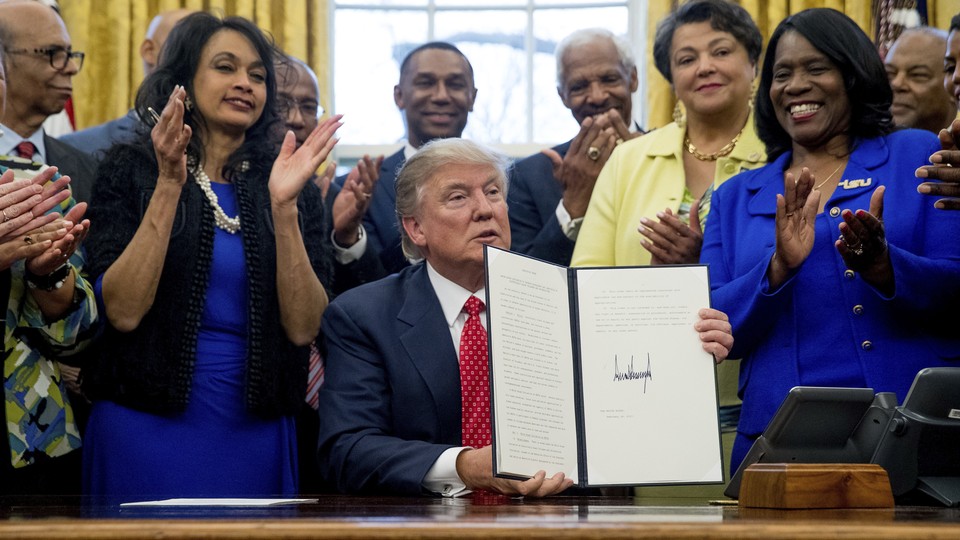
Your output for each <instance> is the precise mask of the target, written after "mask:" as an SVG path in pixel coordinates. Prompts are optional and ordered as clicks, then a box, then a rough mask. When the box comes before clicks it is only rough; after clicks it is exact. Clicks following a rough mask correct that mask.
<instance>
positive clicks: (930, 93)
mask: <svg viewBox="0 0 960 540" xmlns="http://www.w3.org/2000/svg"><path fill="white" fill-rule="evenodd" d="M946 50H947V33H946V32H944V31H943V30H940V29H937V28H931V27H929V26H920V27H917V28H911V29H909V30H904V31H903V33H902V34H900V37H898V38H897V40H896V41H895V42H893V46H891V47H890V50H889V51H888V52H887V57H886V59H884V62H883V63H884V65H885V67H886V69H887V78H888V79H889V80H890V87H891V88H892V89H893V104H892V106H891V107H890V112H892V113H893V121H894V123H895V124H896V125H898V126H902V127H908V128H916V129H925V130H927V131H931V132H933V133H940V130H941V129H943V128H945V127H947V126H949V125H950V123H951V122H953V120H954V119H956V117H957V103H956V101H955V100H954V97H953V96H952V95H950V94H949V93H948V92H947V91H946V89H945V88H944V86H943V66H944V62H943V57H944V55H945V54H946Z"/></svg>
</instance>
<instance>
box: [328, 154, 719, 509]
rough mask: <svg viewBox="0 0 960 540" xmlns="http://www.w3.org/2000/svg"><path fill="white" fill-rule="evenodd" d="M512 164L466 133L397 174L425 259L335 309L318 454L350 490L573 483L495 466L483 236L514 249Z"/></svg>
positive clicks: (410, 248) (711, 326)
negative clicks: (500, 471) (508, 474)
mask: <svg viewBox="0 0 960 540" xmlns="http://www.w3.org/2000/svg"><path fill="white" fill-rule="evenodd" d="M505 166H506V162H505V160H504V159H503V158H502V157H500V156H498V155H496V154H495V153H493V152H491V151H490V150H488V149H486V148H484V147H483V146H481V145H479V144H477V143H474V142H471V141H467V140H464V139H446V140H436V141H433V142H431V143H429V144H427V145H426V146H424V147H423V148H422V149H421V150H420V151H419V152H417V154H416V155H414V156H413V157H411V158H410V159H409V160H407V162H406V164H405V165H404V167H403V169H401V171H400V173H399V176H398V178H397V210H396V213H397V215H398V216H400V223H401V224H402V233H401V234H402V242H403V248H404V251H405V252H406V254H407V255H408V256H409V257H411V258H423V259H424V262H420V263H417V264H415V265H413V266H410V267H408V268H405V269H404V270H403V271H401V272H400V273H398V274H394V275H391V276H388V277H386V278H384V279H382V280H380V281H377V282H374V283H369V284H367V285H363V286H361V287H358V288H356V289H353V290H350V291H348V292H346V293H344V294H343V295H341V296H340V297H338V298H337V299H336V300H334V301H333V302H332V303H331V304H330V306H329V307H328V308H327V310H326V313H325V315H324V318H323V323H322V330H323V334H324V336H325V341H326V345H327V370H326V382H325V383H324V386H323V387H321V389H320V394H319V407H318V412H319V418H320V438H319V450H318V457H319V462H320V473H321V475H322V476H323V477H324V479H325V480H326V481H327V482H329V483H331V484H332V485H334V486H336V488H337V489H338V490H339V491H342V492H347V493H378V494H406V495H416V494H430V493H433V494H441V495H445V496H455V495H458V494H461V493H466V492H469V491H476V490H484V491H491V492H495V493H501V494H507V495H517V494H520V495H529V496H547V495H553V494H556V493H559V492H561V491H563V490H565V489H567V488H568V487H570V486H571V485H572V482H573V481H572V480H571V479H569V478H566V477H565V476H564V475H563V473H559V472H558V473H556V474H553V475H552V476H548V474H547V473H546V472H545V471H539V472H538V473H537V474H536V475H535V476H534V477H532V478H530V479H528V480H526V481H514V480H505V479H501V478H495V477H494V476H493V470H492V467H493V465H492V452H491V447H490V440H491V430H490V418H489V407H490V401H489V380H488V374H487V368H488V365H487V354H486V339H487V338H486V330H485V328H484V325H485V324H486V317H485V316H484V315H483V311H484V306H483V302H482V299H483V298H485V294H484V292H485V291H484V286H485V284H484V263H483V245H484V244H490V245H494V246H497V247H500V248H504V249H508V248H509V247H510V224H509V220H508V218H507V204H506V200H505V193H504V191H505V189H506V185H505V182H506V171H505ZM706 312H709V313H710V315H709V316H708V317H707V318H703V319H701V320H700V321H699V322H698V323H697V326H698V331H699V332H700V335H701V340H703V341H704V348H705V349H706V350H708V351H709V352H711V353H713V354H715V355H716V356H717V358H718V359H722V358H725V357H726V353H727V351H728V350H729V348H730V346H732V344H733V337H732V336H731V335H730V325H729V323H728V322H726V320H725V319H726V317H725V316H723V314H722V313H720V312H717V311H713V310H706Z"/></svg>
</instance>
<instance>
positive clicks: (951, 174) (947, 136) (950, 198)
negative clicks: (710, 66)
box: [916, 119, 960, 210]
mask: <svg viewBox="0 0 960 540" xmlns="http://www.w3.org/2000/svg"><path fill="white" fill-rule="evenodd" d="M939 137H940V146H941V150H940V151H939V152H936V153H935V154H933V155H932V156H930V162H931V163H933V165H927V166H924V167H920V168H919V169H917V172H916V176H917V178H925V179H930V180H940V182H924V183H922V184H920V185H919V186H917V191H918V192H920V193H923V194H924V195H935V196H938V197H946V198H943V199H939V200H937V201H936V202H935V203H933V205H934V206H935V207H936V208H940V209H944V210H960V149H958V148H957V142H958V141H960V119H957V120H954V121H953V123H952V124H950V126H949V127H948V128H946V129H941V130H940V134H939Z"/></svg>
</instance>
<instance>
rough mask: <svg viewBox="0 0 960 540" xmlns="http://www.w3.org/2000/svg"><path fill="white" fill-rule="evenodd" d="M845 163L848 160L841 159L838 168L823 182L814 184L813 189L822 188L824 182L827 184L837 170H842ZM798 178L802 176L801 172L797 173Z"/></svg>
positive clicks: (801, 168)
mask: <svg viewBox="0 0 960 540" xmlns="http://www.w3.org/2000/svg"><path fill="white" fill-rule="evenodd" d="M845 164H846V162H843V161H841V162H840V164H839V165H837V168H836V169H834V170H833V172H832V173H830V176H828V177H827V178H826V179H825V180H824V181H823V182H820V183H819V184H817V185H815V186H813V189H820V188H821V187H823V185H824V184H826V183H827V182H829V181H830V179H831V178H833V175H835V174H837V171H839V170H840V167H843V166H844V165H845ZM800 171H801V172H803V167H800ZM797 178H800V175H799V174H797Z"/></svg>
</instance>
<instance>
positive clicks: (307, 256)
mask: <svg viewBox="0 0 960 540" xmlns="http://www.w3.org/2000/svg"><path fill="white" fill-rule="evenodd" d="M277 54H278V52H277V50H276V49H275V47H274V46H273V45H272V44H271V43H270V42H269V41H268V40H267V39H266V37H265V36H264V35H263V34H262V33H261V31H260V30H259V29H258V28H257V27H256V26H254V25H253V23H251V22H249V21H247V20H246V19H241V18H236V17H228V18H225V19H219V18H217V17H214V16H212V15H209V14H206V13H197V14H193V15H190V16H188V17H187V18H185V19H183V20H182V21H181V22H180V23H179V24H177V26H176V27H175V28H174V29H173V31H172V32H171V34H170V36H169V38H168V39H167V42H166V45H165V47H164V53H163V55H162V58H161V61H160V63H159V65H158V66H157V68H156V70H155V71H154V72H153V73H152V74H151V75H150V76H149V77H148V78H147V80H146V81H144V83H143V86H142V87H141V90H140V92H139V94H138V96H137V110H138V111H139V112H140V115H141V118H142V120H143V121H144V122H146V123H147V124H150V125H153V129H152V131H151V132H150V133H148V134H144V135H143V137H142V138H141V139H140V140H139V141H136V142H135V143H133V144H123V145H118V146H115V147H114V148H113V149H112V150H111V151H110V152H109V153H108V154H107V156H106V158H105V159H104V161H103V166H101V168H100V171H99V176H98V179H97V182H96V189H95V192H94V197H93V204H92V207H91V213H92V214H93V215H94V216H95V217H96V219H97V222H98V223H100V224H101V225H100V226H99V227H97V229H96V232H95V233H94V234H93V235H91V237H90V245H89V249H90V253H91V255H92V258H93V260H95V261H96V264H95V265H93V268H92V269H91V274H92V275H93V276H95V277H96V278H97V291H98V293H99V296H100V299H101V300H102V302H103V306H104V314H105V319H106V329H105V331H104V336H103V340H102V341H101V347H100V349H99V350H98V351H97V353H98V354H97V355H96V357H95V359H94V362H93V364H92V365H91V366H90V367H89V368H88V369H87V370H86V371H85V372H84V385H85V386H84V388H85V390H86V391H87V393H88V395H89V396H90V397H91V398H93V399H94V400H95V402H94V405H93V411H92V413H91V418H90V423H89V426H88V430H87V434H86V438H85V441H84V446H85V449H86V452H85V454H84V458H85V463H84V489H85V492H86V494H88V495H92V496H94V497H99V498H103V499H104V500H106V501H108V502H121V501H132V500H138V499H139V500H142V499H146V498H152V497H164V498H165V497H191V496H234V497H235V496H251V497H253V496H271V495H273V496H275V495H283V496H290V495H294V494H296V493H297V477H296V460H297V455H296V434H295V429H294V424H293V414H294V413H295V412H296V411H297V410H298V409H299V408H300V405H301V404H302V403H303V400H304V397H305V390H306V383H307V355H308V348H307V345H308V344H309V343H310V342H311V341H312V340H313V339H314V337H315V336H316V334H317V332H318V330H319V326H320V316H321V314H322V312H323V310H324V308H325V307H326V304H327V296H326V293H325V291H324V286H323V283H327V282H329V278H330V269H329V264H330V256H329V249H330V247H329V236H328V235H326V234H323V232H322V229H323V223H324V219H323V217H322V212H323V206H322V202H321V197H320V193H319V190H318V189H317V188H316V186H314V185H313V184H312V183H311V182H309V179H310V178H311V176H312V174H313V172H314V171H315V170H316V169H317V167H318V166H319V165H320V163H321V162H322V161H323V160H324V159H325V158H326V156H327V155H328V154H329V152H330V150H331V149H332V148H333V145H334V144H335V143H336V139H335V138H334V137H333V134H334V132H335V131H336V129H337V128H338V127H339V126H340V123H339V117H338V116H337V117H333V118H331V119H329V120H326V121H324V122H322V123H320V124H319V125H318V126H317V127H316V128H315V129H314V130H313V132H312V133H311V134H310V135H309V136H307V137H306V139H305V140H304V142H303V144H302V145H300V147H299V148H296V144H295V139H294V135H293V133H287V135H286V137H285V138H284V139H283V143H282V145H278V143H279V142H280V141H278V140H277V134H278V131H277V130H276V125H277V123H278V120H279V118H278V116H277V112H276V101H275V100H276V77H275V71H274V59H275V58H277V56H276V55H277ZM148 111H162V112H161V113H160V114H159V115H158V118H154V117H151V116H148ZM278 154H279V155H278ZM271 164H272V167H271ZM301 224H302V225H301Z"/></svg>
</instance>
